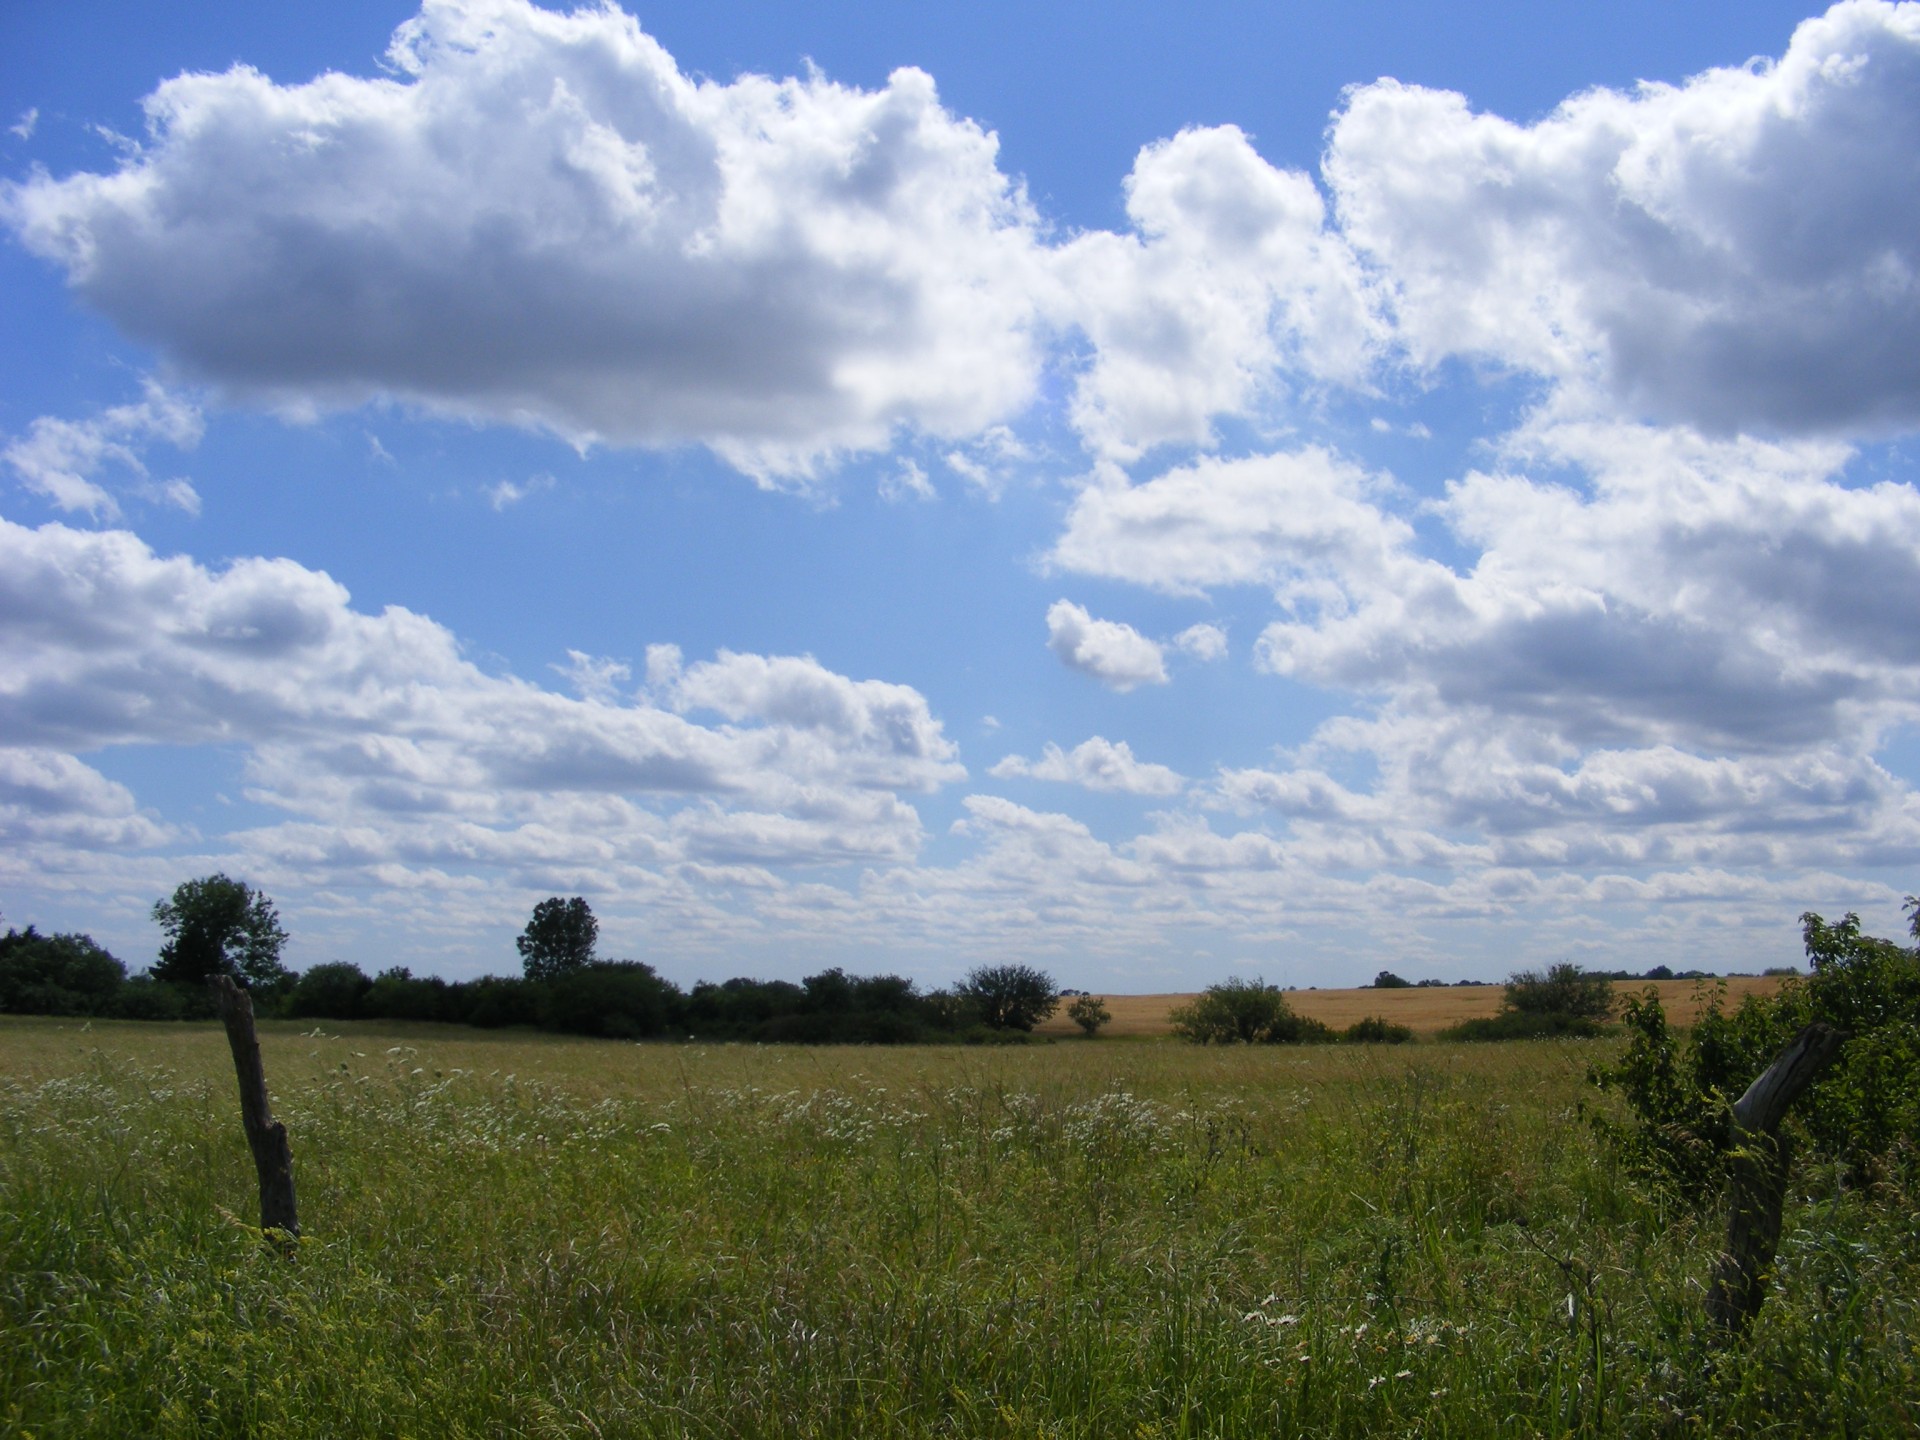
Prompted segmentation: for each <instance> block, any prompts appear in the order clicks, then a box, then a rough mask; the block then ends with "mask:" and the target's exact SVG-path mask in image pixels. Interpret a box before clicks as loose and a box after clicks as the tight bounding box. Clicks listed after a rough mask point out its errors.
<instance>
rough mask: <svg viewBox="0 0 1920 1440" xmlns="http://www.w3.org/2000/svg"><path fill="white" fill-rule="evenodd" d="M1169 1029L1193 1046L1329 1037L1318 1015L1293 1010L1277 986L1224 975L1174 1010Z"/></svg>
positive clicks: (1310, 1041)
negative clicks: (1224, 976) (1188, 1002)
mask: <svg viewBox="0 0 1920 1440" xmlns="http://www.w3.org/2000/svg"><path fill="white" fill-rule="evenodd" d="M1172 1018H1173V1032H1174V1034H1176V1035H1179V1036H1181V1037H1182V1038H1183V1039H1186V1040H1191V1041H1192V1042H1194V1043H1195V1044H1196V1045H1233V1044H1247V1045H1302V1044H1318V1043H1322V1042H1324V1041H1328V1040H1331V1039H1333V1031H1332V1030H1330V1029H1328V1028H1327V1027H1326V1026H1325V1025H1323V1024H1321V1023H1320V1022H1319V1021H1318V1020H1309V1019H1307V1018H1306V1017H1305V1016H1303V1015H1296V1014H1294V1012H1293V1007H1292V1006H1291V1005H1289V1004H1288V1003H1287V997H1286V993H1285V992H1284V991H1282V990H1281V989H1280V987H1279V986H1278V985H1269V984H1267V983H1266V982H1264V981H1262V980H1259V979H1254V980H1241V979H1233V980H1223V981H1221V982H1220V983H1219V984H1218V985H1209V986H1208V987H1207V988H1206V989H1205V990H1203V991H1201V992H1200V994H1199V995H1198V996H1196V997H1195V998H1194V1000H1193V1002H1192V1003H1191V1004H1187V1005H1181V1006H1178V1007H1176V1008H1175V1010H1174V1012H1173V1017H1172Z"/></svg>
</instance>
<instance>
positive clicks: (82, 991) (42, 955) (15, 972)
mask: <svg viewBox="0 0 1920 1440" xmlns="http://www.w3.org/2000/svg"><path fill="white" fill-rule="evenodd" d="M126 979H127V967H126V966H125V965H122V964H121V963H120V962H119V961H118V960H116V959H114V958H113V956H112V955H110V954H109V953H108V952H107V951H106V950H104V949H103V948H101V947H100V946H98V945H96V944H94V943H93V937H92V936H90V935H42V934H40V933H38V932H37V931H36V930H35V929H34V928H33V926H31V925H29V926H28V927H27V928H26V929H25V930H8V931H7V933H6V934H5V935H4V936H0V1011H5V1012H7V1013H9V1014H13V1015H104V1014H107V1013H108V1012H109V1011H111V1010H112V1009H113V1003H114V998H115V996H116V995H117V993H118V992H119V990H120V987H121V986H122V985H124V984H125V983H126Z"/></svg>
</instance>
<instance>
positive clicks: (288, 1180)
mask: <svg viewBox="0 0 1920 1440" xmlns="http://www.w3.org/2000/svg"><path fill="white" fill-rule="evenodd" d="M207 986H208V988H209V989H211V990H212V991H213V999H214V1003H215V1004H216V1005H218V1006H219V1007H220V1019H221V1021H222V1023H224V1024H225V1025H226V1027H227V1045H228V1047H229V1048H230V1049H232V1051H233V1068H234V1072H235V1073H236V1074H237V1075H238V1076H239V1077H240V1123H241V1124H242V1126H244V1127H245V1129H246V1132H247V1145H248V1147H249V1148H250V1149H251V1150H252V1151H253V1168H254V1169H255V1170H257V1171H259V1173H260V1228H261V1229H262V1230H269V1231H271V1230H280V1231H283V1232H285V1233H284V1235H283V1237H282V1238H283V1240H284V1241H286V1242H291V1241H292V1240H295V1239H297V1238H298V1237H299V1235H300V1221H299V1219H298V1217H297V1216H296V1215H295V1213H294V1207H293V1147H292V1146H290V1145H289V1144H288V1143H287V1127H286V1126H285V1125H282V1124H281V1123H280V1122H279V1121H278V1120H275V1119H274V1118H273V1111H272V1109H271V1108H270V1107H269V1105H268V1103H267V1072H266V1069H265V1067H263V1066H262V1065H261V1063H260V1038H259V1036H258V1035H256V1034H255V1033H254V1029H253V1000H252V999H251V998H250V997H249V996H248V994H247V992H246V991H244V990H242V989H241V988H240V987H239V986H238V985H236V984H234V983H233V977H232V976H230V975H215V976H212V977H210V978H209V979H208V981H207Z"/></svg>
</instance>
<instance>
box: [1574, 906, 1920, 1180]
mask: <svg viewBox="0 0 1920 1440" xmlns="http://www.w3.org/2000/svg"><path fill="white" fill-rule="evenodd" d="M1909 908H1910V911H1911V913H1912V917H1913V918H1912V925H1913V929H1914V931H1915V938H1916V939H1920V902H1915V901H1913V900H1912V899H1911V897H1910V898H1909ZM1800 920H1801V928H1802V936H1803V939H1804V941H1805V944H1806V950H1807V958H1808V959H1809V960H1810V961H1811V962H1812V971H1811V973H1810V974H1808V975H1806V976H1805V977H1797V976H1789V977H1787V978H1786V979H1785V980H1784V981H1783V983H1782V984H1781V987H1780V989H1779V990H1778V991H1777V992H1776V993H1775V994H1773V995H1771V996H1759V995H1752V996H1748V997H1747V999H1746V1000H1745V1001H1744V1002H1743V1003H1742V1004H1741V1005H1740V1007H1739V1008H1738V1009H1737V1010H1735V1011H1733V1012H1731V1013H1728V1012H1727V1010H1726V1009H1725V1007H1724V1004H1723V1000H1724V987H1723V988H1722V992H1721V994H1720V995H1719V996H1716V997H1712V998H1710V999H1709V1001H1708V1003H1707V1005H1706V1007H1705V1008H1704V1009H1703V1011H1702V1012H1701V1015H1700V1018H1699V1019H1698V1020H1697V1021H1696V1022H1695V1024H1694V1028H1693V1030H1692V1032H1691V1033H1690V1034H1686V1035H1681V1034H1678V1033H1676V1032H1675V1031H1673V1030H1672V1029H1671V1028H1670V1027H1669V1026H1668V1025H1667V1022H1666V1015H1665V1013H1664V1011H1663V1010H1662V1009H1661V1006H1660V1000H1659V996H1658V993H1657V992H1655V991H1653V990H1651V989H1649V990H1648V991H1647V992H1646V993H1645V994H1644V995H1643V996H1641V997H1640V998H1639V999H1637V1000H1635V1001H1633V1002H1631V1003H1630V1004H1629V1005H1628V1006H1627V1011H1626V1017H1625V1019H1626V1028H1627V1033H1628V1036H1629V1043H1628V1046H1627V1050H1626V1053H1625V1054H1624V1055H1622V1056H1621V1058H1620V1060H1619V1061H1618V1062H1617V1063H1615V1064H1614V1065H1611V1066H1608V1067H1605V1068H1603V1069H1600V1070H1597V1071H1595V1073H1594V1075H1593V1077H1592V1078H1593V1080H1594V1082H1595V1083H1596V1084H1598V1085H1600V1086H1602V1087H1603V1088H1607V1089H1611V1090H1615V1091H1617V1092H1618V1093H1619V1094H1620V1095H1621V1097H1622V1098H1623V1099H1624V1100H1625V1101H1626V1102H1627V1106H1628V1108H1629V1110H1630V1111H1631V1112H1632V1121H1631V1123H1630V1124H1628V1125H1627V1126H1625V1127H1620V1126H1613V1127H1609V1133H1610V1134H1611V1135H1612V1137H1613V1139H1614V1140H1615V1142H1616V1143H1617V1144H1618V1145H1619V1146H1620V1147H1621V1148H1622V1149H1623V1150H1625V1151H1626V1152H1627V1153H1628V1154H1629V1155H1630V1156H1631V1157H1632V1158H1633V1159H1634V1160H1636V1161H1637V1162H1639V1163H1640V1165H1641V1166H1642V1167H1643V1168H1645V1169H1646V1170H1648V1171H1650V1172H1651V1173H1654V1174H1656V1175H1658V1176H1659V1177H1661V1178H1662V1179H1663V1180H1665V1181H1667V1182H1670V1183H1671V1184H1673V1185H1674V1186H1675V1187H1676V1188H1678V1189H1679V1190H1680V1191H1682V1192H1683V1193H1686V1194H1689V1195H1693V1196H1696V1197H1700V1196H1704V1195H1706V1194H1709V1193H1711V1192H1712V1190H1713V1188H1714V1187H1715V1186H1716V1185H1717V1183H1718V1181H1719V1179H1720V1176H1721V1174H1722V1172H1723V1166H1724V1162H1725V1159H1726V1155H1727V1152H1728V1148H1729V1147H1730V1146H1731V1144H1732V1143H1733V1127H1732V1123H1731V1108H1730V1107H1731V1106H1732V1104H1733V1102H1734V1101H1735V1100H1737V1099H1738V1098H1739V1097H1740V1095H1741V1094H1742V1093H1743V1092H1744V1091H1745V1090H1746V1088H1747V1086H1748V1085H1750V1084H1751V1083H1752V1082H1753V1081H1754V1080H1755V1079H1756V1078H1757V1077H1758V1076H1759V1075H1760V1074H1761V1072H1762V1071H1764V1070H1765V1069H1766V1067H1767V1066H1768V1065H1770V1064H1771V1063H1772V1062H1773V1060H1774V1058H1775V1057H1776V1056H1778V1055H1779V1053H1780V1052H1781V1050H1783V1049H1784V1048H1785V1047H1786V1046H1787V1045H1788V1044H1789V1043H1790V1042H1791V1041H1792V1039H1793V1038H1794V1036H1795V1035H1797V1034H1798V1033H1799V1032H1800V1031H1801V1029H1803V1028H1804V1027H1805V1026H1807V1025H1809V1024H1812V1023H1814V1022H1816V1021H1817V1022H1820V1023H1823V1024H1827V1025H1832V1026H1834V1027H1835V1028H1837V1029H1840V1030H1843V1031H1846V1032H1847V1033H1848V1034H1849V1036H1850V1037H1851V1038H1849V1039H1848V1041H1847V1043H1846V1045H1845V1047H1844V1048H1843V1049H1842V1050H1841V1052H1840V1055H1839V1058H1838V1059H1837V1060H1836V1061H1835V1062H1834V1063H1833V1064H1832V1065H1831V1066H1830V1067H1829V1068H1828V1069H1827V1070H1826V1072H1825V1073H1824V1074H1822V1075H1821V1077H1820V1078H1819V1079H1818V1080H1817V1081H1815V1082H1814V1084H1813V1085H1812V1086H1810V1087H1809V1088H1808V1090H1807V1091H1806V1092H1805V1093H1804V1094H1803V1095H1802V1096H1801V1098H1800V1100H1799V1101H1798V1102H1797V1103H1796V1105H1795V1113H1796V1114H1797V1115H1798V1117H1799V1120H1798V1124H1799V1126H1800V1127H1801V1128H1802V1129H1803V1130H1804V1133H1805V1136H1806V1138H1807V1140H1808V1141H1810V1142H1811V1145H1812V1149H1813V1153H1814V1155H1815V1156H1816V1157H1818V1158H1819V1159H1821V1160H1824V1161H1826V1162H1828V1163H1832V1164H1838V1165H1839V1166H1841V1167H1842V1168H1843V1170H1844V1171H1845V1172H1846V1173H1847V1174H1848V1175H1849V1176H1851V1177H1853V1178H1855V1179H1869V1178H1872V1177H1873V1176H1875V1175H1877V1174H1879V1173H1882V1172H1883V1171H1884V1170H1885V1168H1886V1167H1887V1166H1888V1165H1889V1164H1890V1163H1892V1162H1894V1161H1895V1160H1896V1159H1899V1158H1901V1157H1904V1158H1905V1160H1906V1162H1907V1163H1909V1164H1910V1163H1911V1162H1912V1157H1913V1155H1914V1153H1915V1150H1916V1147H1920V950H1916V949H1912V948H1909V947H1907V946H1904V945H1901V944H1899V943H1897V942H1895V941H1891V940H1883V939H1879V938H1877V937H1875V936H1871V935H1863V934H1861V933H1860V919H1859V917H1858V916H1857V915H1852V914H1849V915H1847V916H1846V917H1845V918H1843V919H1842V920H1840V921H1839V922H1838V923H1836V924H1832V925H1829V924H1828V923H1827V922H1826V921H1825V920H1824V919H1822V918H1821V917H1820V916H1819V915H1816V914H1814V913H1812V912H1808V913H1807V914H1805V915H1802V916H1801V917H1800Z"/></svg>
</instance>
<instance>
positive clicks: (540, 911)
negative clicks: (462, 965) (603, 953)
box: [513, 895, 600, 980]
mask: <svg viewBox="0 0 1920 1440" xmlns="http://www.w3.org/2000/svg"><path fill="white" fill-rule="evenodd" d="M599 941H600V922H599V921H598V920H596V919H594V918H593V909H592V907H591V906H589V905H588V904H587V902H586V899H585V898H584V897H582V896H579V895H575V896H574V897H573V898H572V899H571V900H562V899H561V898H560V897H559V896H558V895H553V896H549V897H548V898H547V899H545V900H542V901H541V902H540V903H539V904H538V905H536V906H534V907H533V916H532V918H531V919H529V920H528V921H527V928H526V929H525V930H523V931H521V932H520V935H519V938H518V939H516V940H515V941H514V942H513V943H514V946H515V948H517V949H518V950H519V951H520V964H521V968H522V969H523V970H524V971H525V972H526V977H527V979H529V980H553V979H556V978H557V977H559V976H561V975H565V974H568V973H569V972H571V971H574V970H578V969H580V968H581V967H583V966H586V965H591V964H592V963H593V951H594V946H595V945H597V944H598V943H599Z"/></svg>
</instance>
